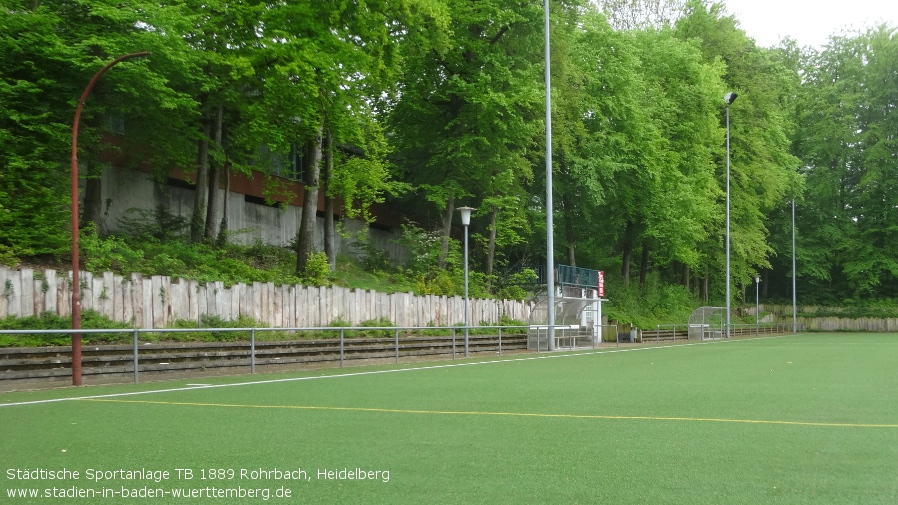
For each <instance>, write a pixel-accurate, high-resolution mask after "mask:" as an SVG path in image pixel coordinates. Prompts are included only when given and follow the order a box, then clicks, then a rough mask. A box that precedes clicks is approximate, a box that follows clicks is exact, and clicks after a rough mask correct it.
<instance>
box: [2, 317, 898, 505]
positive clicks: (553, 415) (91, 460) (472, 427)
mask: <svg viewBox="0 0 898 505" xmlns="http://www.w3.org/2000/svg"><path fill="white" fill-rule="evenodd" d="M251 381H252V382H255V383H249V382H251ZM188 384H205V385H216V387H201V386H196V385H188ZM218 386H220V387H218ZM132 393H137V394H132ZM75 396H80V397H82V398H80V399H71V400H68V399H67V400H63V401H52V400H55V399H59V398H65V397H69V398H71V397H75ZM86 396H94V397H93V398H84V397H86ZM44 400H51V401H46V402H44V403H22V402H37V401H44ZM0 440H2V446H0V471H2V472H3V473H2V475H0V503H9V504H26V503H92V504H93V503H98V504H103V503H109V504H113V503H121V504H130V503H134V504H138V503H159V504H163V503H198V504H231V503H266V502H271V503H359V504H369V503H388V504H394V503H416V504H417V503H433V504H440V503H466V504H467V503H489V504H493V505H495V504H503V503H587V504H591V503H607V504H628V503H632V504H662V503H663V504H703V503H707V504H724V503H725V504H739V503H744V504H767V503H774V504H776V503H784V504H785V503H788V504H792V503H807V504H815V505H816V504H839V505H844V504H849V503H857V504H876V503H883V504H895V503H898V335H894V334H888V335H885V334H819V335H800V336H788V337H775V338H760V339H751V340H738V341H720V342H709V343H699V344H695V343H692V344H681V345H668V346H663V347H649V348H628V349H626V350H625V349H623V348H621V349H606V350H600V351H595V352H594V351H589V352H582V353H567V354H564V353H561V354H551V355H549V354H541V355H526V356H517V357H514V358H505V359H502V360H490V361H489V362H484V361H477V360H468V361H455V362H434V363H425V364H420V363H419V364H415V365H405V366H399V367H361V368H354V369H344V370H329V371H317V372H304V373H295V374H291V375H283V374H282V375H277V376H268V375H256V376H252V377H246V376H244V377H238V378H229V379H228V378H220V377H219V378H210V379H206V380H196V379H193V380H190V381H181V382H177V383H165V384H158V383H157V384H140V385H131V386H114V387H112V386H109V387H91V388H66V389H62V390H55V391H39V392H20V393H4V394H0ZM74 472H78V475H77V476H75V475H74ZM28 477H35V478H28ZM51 477H56V478H55V479H51ZM188 477H190V478H188ZM350 477H353V478H350ZM359 477H364V479H359ZM98 479H99V480H98ZM31 490H34V491H31ZM31 492H34V493H37V494H39V495H40V496H39V497H35V498H28V497H21V496H19V497H12V496H11V495H12V494H17V493H25V494H28V493H31ZM104 493H105V496H104ZM179 493H181V494H184V493H186V494H190V495H192V496H193V497H192V498H189V499H185V498H179V497H177V496H176V494H179ZM54 494H62V495H63V497H53V495H54ZM67 494H70V495H77V494H80V495H82V496H86V497H89V496H92V498H85V497H82V498H67V497H65V495H67ZM135 494H137V495H138V496H134V495H135ZM288 494H289V496H285V495H288ZM46 496H49V497H46Z"/></svg>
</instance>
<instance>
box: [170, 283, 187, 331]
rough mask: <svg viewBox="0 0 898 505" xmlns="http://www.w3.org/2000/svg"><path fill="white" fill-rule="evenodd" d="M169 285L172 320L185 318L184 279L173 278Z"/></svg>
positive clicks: (185, 295) (185, 296) (185, 293)
mask: <svg viewBox="0 0 898 505" xmlns="http://www.w3.org/2000/svg"><path fill="white" fill-rule="evenodd" d="M170 286H171V289H170V292H171V307H172V311H171V315H172V320H174V321H177V320H179V319H186V313H187V306H186V303H184V302H185V299H186V298H187V290H186V289H185V287H186V284H185V283H184V279H180V278H178V279H175V280H174V281H173V282H172V283H171V284H170Z"/></svg>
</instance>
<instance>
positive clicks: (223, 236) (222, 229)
mask: <svg viewBox="0 0 898 505" xmlns="http://www.w3.org/2000/svg"><path fill="white" fill-rule="evenodd" d="M223 171H224V173H223V174H222V176H223V177H224V180H225V189H224V200H223V201H222V202H221V204H222V205H221V224H220V225H219V226H218V237H217V238H216V241H217V242H218V245H219V246H223V245H225V243H227V240H228V200H230V199H231V171H230V167H229V162H228V160H227V159H225V163H224V167H223Z"/></svg>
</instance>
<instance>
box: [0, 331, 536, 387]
mask: <svg viewBox="0 0 898 505" xmlns="http://www.w3.org/2000/svg"><path fill="white" fill-rule="evenodd" d="M528 328H529V327H528V326H510V325H505V326H469V327H465V326H449V327H434V326H415V327H396V326H382V327H370V326H365V327H296V328H133V329H79V330H71V329H64V330H49V329H47V330H0V335H67V334H72V333H80V334H81V335H82V336H88V335H97V334H105V335H109V334H126V335H130V337H131V338H130V340H131V344H130V352H131V358H130V363H131V365H130V368H131V373H132V374H133V381H134V382H139V379H140V373H141V354H143V355H147V354H149V353H151V352H158V351H172V350H174V349H182V350H184V349H187V350H189V349H191V348H193V349H195V350H194V351H193V352H192V353H191V354H192V355H194V356H196V355H199V356H200V357H210V359H211V358H215V357H217V358H227V359H231V360H232V361H236V362H240V363H241V365H221V366H247V364H243V362H244V361H245V360H246V359H247V358H248V361H249V363H248V366H249V371H250V373H256V366H257V362H258V361H259V359H260V356H259V352H258V349H257V346H259V345H262V346H263V347H266V348H269V347H273V346H280V347H293V348H297V347H308V346H309V345H311V344H313V343H317V344H321V345H323V348H319V349H313V350H310V351H308V352H311V353H318V355H319V356H320V353H331V354H335V355H336V356H327V357H326V358H329V359H324V358H322V359H319V360H317V361H328V360H332V361H335V362H336V361H339V366H340V367H343V366H344V365H345V362H346V360H347V359H349V358H350V357H352V358H353V359H368V358H372V357H375V358H381V359H383V358H384V357H385V353H391V354H392V356H391V357H392V358H393V360H394V361H395V362H396V363H399V360H400V356H401V355H402V354H403V351H406V353H407V354H409V353H412V354H413V355H426V354H428V352H427V350H428V349H430V350H431V351H433V353H432V354H450V353H451V355H452V359H456V358H457V357H458V355H459V354H464V355H465V357H467V354H468V352H467V349H468V347H469V346H468V344H469V342H468V340H469V339H470V340H471V341H473V342H474V343H475V344H476V346H475V350H476V351H475V352H486V351H488V352H495V353H496V354H498V355H500V356H501V355H502V353H503V351H504V350H507V348H506V349H504V348H503V344H507V342H508V339H509V337H511V336H517V337H518V339H522V338H526V333H527V329H528ZM465 330H468V331H467V333H466V331H465ZM198 332H203V333H205V332H208V333H211V332H216V333H240V332H242V333H247V334H248V341H247V340H243V341H240V342H233V341H230V342H212V343H210V342H204V343H197V342H178V343H174V344H173V343H171V342H166V343H162V344H160V343H159V342H157V340H158V339H148V338H146V336H147V335H149V334H153V335H158V334H177V333H198ZM265 332H281V333H287V334H293V335H295V334H297V333H301V334H309V333H311V334H313V335H315V336H316V337H318V336H320V338H317V339H314V340H310V339H294V340H281V341H277V340H275V341H269V340H265V341H262V342H260V341H259V340H258V339H257V335H259V334H260V333H265ZM365 332H366V333H371V332H378V333H381V334H390V336H389V337H379V338H378V337H360V338H352V336H353V335H354V334H356V333H365ZM433 333H438V334H439V335H436V336H428V334H433ZM142 337H143V338H142ZM503 339H505V341H504V342H503ZM337 343H338V344H339V346H338V347H336V346H335V344H337ZM141 344H143V345H141ZM349 344H351V346H350V345H349ZM214 346H218V347H220V348H226V350H224V351H222V350H218V351H216V350H208V349H205V348H207V347H214ZM84 347H85V349H87V350H88V351H89V352H90V351H91V350H94V351H95V352H100V351H108V352H110V353H112V352H121V351H123V350H126V349H127V345H122V344H118V345H96V344H84ZM348 347H349V348H348ZM360 347H364V351H366V352H362V353H357V352H355V351H356V350H358V349H359V348H360ZM506 347H507V345H506ZM28 349H29V348H22V347H15V348H6V349H4V350H5V351H9V353H10V354H13V353H14V354H20V355H21V354H27V353H28V352H29V351H28ZM38 349H40V348H38ZM44 349H46V348H44ZM51 349H53V350H55V351H56V352H57V355H59V354H63V353H64V351H65V350H68V351H69V352H70V350H71V346H62V347H57V348H51ZM196 349H200V350H196ZM348 351H353V352H352V355H351V356H350V353H349V352H348ZM35 352H37V351H35ZM225 355H226V356H225ZM410 355H411V354H410ZM172 356H173V357H176V358H177V359H184V358H183V357H178V356H176V355H175V354H174V353H173V354H172ZM235 358H239V359H235ZM274 359H279V358H274ZM7 361H9V360H8V359H7ZM60 361H61V360H56V362H57V363H59V362H60ZM107 361H112V359H111V358H110V359H108V360H107ZM163 364H166V365H167V364H168V363H163ZM265 364H275V363H271V362H270V361H267V362H266V363H265ZM188 365H189V364H188ZM145 368H146V367H145ZM190 368H191V367H189V366H185V367H181V368H179V370H187V369H190ZM195 368H203V366H202V365H201V364H200V365H197V367H195ZM2 377H3V374H2V373H0V378H2Z"/></svg>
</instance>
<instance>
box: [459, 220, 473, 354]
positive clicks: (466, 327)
mask: <svg viewBox="0 0 898 505" xmlns="http://www.w3.org/2000/svg"><path fill="white" fill-rule="evenodd" d="M457 210H458V211H459V212H461V224H462V225H463V226H464V227H465V357H466V358H467V357H468V340H469V332H468V328H469V325H470V323H469V319H468V225H470V224H471V212H472V211H474V210H475V209H473V208H472V207H459V208H458V209H457Z"/></svg>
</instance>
